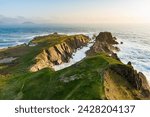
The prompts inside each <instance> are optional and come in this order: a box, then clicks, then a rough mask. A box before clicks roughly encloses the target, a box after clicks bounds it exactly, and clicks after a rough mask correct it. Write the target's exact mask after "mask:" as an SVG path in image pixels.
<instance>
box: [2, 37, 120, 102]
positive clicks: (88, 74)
mask: <svg viewBox="0 0 150 117" xmlns="http://www.w3.org/2000/svg"><path fill="white" fill-rule="evenodd" d="M59 38H61V39H59ZM73 38H74V36H69V39H73ZM78 38H82V35H78ZM58 39H59V40H58ZM66 39H68V37H67V36H65V35H59V36H58V35H49V36H45V37H44V38H43V37H42V39H41V38H40V37H39V38H37V39H35V40H33V41H31V43H35V44H37V43H38V45H36V46H35V47H29V46H27V45H21V46H17V47H13V48H9V49H7V50H6V51H5V50H2V51H0V55H1V57H8V55H9V56H10V57H11V56H12V57H19V59H17V60H16V61H15V62H14V63H13V64H8V65H7V64H1V65H0V99H38V100H41V99H45V100H46V99H80V100H81V99H87V100H88V99H105V95H104V86H103V85H104V84H103V71H104V70H105V69H106V68H107V67H108V66H109V65H111V64H122V63H121V62H119V61H117V60H115V59H113V58H111V57H109V56H107V55H106V54H104V53H99V54H97V55H95V56H91V57H86V58H85V59H84V60H82V61H80V62H78V63H76V64H75V65H73V66H70V67H68V68H65V69H63V70H60V71H54V70H52V69H49V68H46V69H43V70H40V71H38V72H36V73H31V72H29V67H30V66H31V65H33V64H34V62H35V61H34V58H35V57H36V55H38V54H39V53H40V52H41V51H42V50H43V49H45V48H48V47H50V46H53V45H55V44H58V43H60V40H61V41H64V40H66ZM5 55H7V56H5ZM66 80H67V81H66Z"/></svg>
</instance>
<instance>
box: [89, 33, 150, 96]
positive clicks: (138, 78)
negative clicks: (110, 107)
mask: <svg viewBox="0 0 150 117" xmlns="http://www.w3.org/2000/svg"><path fill="white" fill-rule="evenodd" d="M114 44H118V43H117V42H116V38H114V37H112V35H111V33H109V32H101V33H100V34H99V35H98V36H97V37H96V42H95V43H94V45H93V46H92V47H91V49H90V51H88V52H87V54H88V55H92V56H93V55H95V54H96V53H97V54H98V53H105V54H107V55H109V56H111V57H112V60H111V61H110V60H109V63H110V65H109V66H108V67H107V69H106V70H105V72H104V75H103V78H104V90H105V96H106V98H107V99H150V87H149V84H148V82H147V79H146V77H145V76H144V74H143V73H141V72H139V73H137V71H136V70H134V68H133V66H132V64H131V62H129V63H128V64H127V65H125V64H123V63H121V61H120V59H119V58H118V56H117V54H116V53H114V50H119V49H118V48H117V47H114ZM113 59H115V60H117V61H118V63H119V62H120V63H119V64H118V63H117V62H115V63H112V61H113Z"/></svg>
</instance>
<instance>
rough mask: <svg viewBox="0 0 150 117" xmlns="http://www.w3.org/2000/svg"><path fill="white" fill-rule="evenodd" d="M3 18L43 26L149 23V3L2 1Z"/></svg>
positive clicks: (144, 0)
mask: <svg viewBox="0 0 150 117" xmlns="http://www.w3.org/2000/svg"><path fill="white" fill-rule="evenodd" d="M0 15H1V16H5V17H7V18H23V17H24V18H26V19H30V20H31V21H34V22H40V23H150V0H0Z"/></svg>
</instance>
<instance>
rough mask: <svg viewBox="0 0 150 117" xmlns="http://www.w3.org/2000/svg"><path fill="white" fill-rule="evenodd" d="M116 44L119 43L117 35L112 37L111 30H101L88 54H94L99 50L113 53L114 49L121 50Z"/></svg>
mask: <svg viewBox="0 0 150 117" xmlns="http://www.w3.org/2000/svg"><path fill="white" fill-rule="evenodd" d="M115 44H118V42H117V41H116V38H115V37H112V34H111V33H110V32H100V33H99V35H98V36H97V37H96V42H95V43H94V45H93V46H92V47H91V49H90V51H88V52H87V54H88V55H92V54H94V53H99V52H104V53H107V54H113V51H119V48H117V47H114V46H113V45H115Z"/></svg>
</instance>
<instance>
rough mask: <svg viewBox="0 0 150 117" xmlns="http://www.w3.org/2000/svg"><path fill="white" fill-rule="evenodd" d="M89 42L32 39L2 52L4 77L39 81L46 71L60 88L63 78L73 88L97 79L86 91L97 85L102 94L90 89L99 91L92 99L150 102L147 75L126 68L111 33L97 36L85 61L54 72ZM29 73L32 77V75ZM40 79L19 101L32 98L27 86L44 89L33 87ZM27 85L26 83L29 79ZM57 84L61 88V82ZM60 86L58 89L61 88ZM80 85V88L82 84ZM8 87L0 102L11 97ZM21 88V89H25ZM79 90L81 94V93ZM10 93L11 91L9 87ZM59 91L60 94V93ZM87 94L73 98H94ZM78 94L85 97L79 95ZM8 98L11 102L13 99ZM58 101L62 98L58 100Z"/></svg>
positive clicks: (54, 36)
mask: <svg viewBox="0 0 150 117" xmlns="http://www.w3.org/2000/svg"><path fill="white" fill-rule="evenodd" d="M89 42H90V38H89V37H87V36H85V35H82V34H81V35H72V36H67V35H59V34H57V33H54V34H51V35H47V36H40V37H36V38H34V39H33V40H31V41H30V43H29V44H28V45H20V46H16V47H12V48H8V49H3V50H1V51H0V55H1V59H0V62H1V63H0V68H1V69H0V77H2V78H3V77H6V78H7V77H8V76H9V78H12V79H13V78H18V77H19V78H20V79H22V78H25V79H26V77H29V78H28V79H29V80H30V78H31V77H33V79H35V78H36V79H41V75H38V74H39V73H41V72H42V73H43V76H44V74H49V75H48V76H46V77H44V78H49V77H52V78H53V77H56V78H55V80H56V81H55V82H58V84H59V85H60V84H62V83H59V82H62V80H59V79H67V82H63V83H64V84H66V83H67V84H68V85H70V87H72V86H73V84H72V83H76V82H78V81H81V82H85V83H88V82H89V83H92V82H93V78H97V80H98V81H97V80H96V79H95V80H96V81H97V82H95V83H94V84H92V85H89V83H88V84H86V85H88V87H86V88H87V89H88V90H89V87H93V86H94V87H97V88H96V90H97V91H98V92H99V90H98V89H99V88H98V87H100V89H101V91H100V92H99V93H98V92H95V88H94V89H93V90H92V89H90V90H92V91H94V92H95V96H94V95H93V94H92V95H93V98H92V97H91V98H89V99H95V98H98V97H99V98H98V99H110V100H111V99H116V100H118V99H150V87H149V84H148V81H147V79H146V77H145V76H144V74H143V73H141V72H139V73H138V72H137V71H136V70H135V69H134V68H133V66H132V63H131V62H129V63H128V64H127V65H126V64H124V63H122V62H121V61H120V59H119V57H118V56H117V54H116V53H115V52H117V51H119V48H117V47H115V46H114V45H116V44H118V42H117V38H116V37H113V36H112V34H111V33H110V32H100V33H99V34H98V35H97V36H95V41H94V43H93V46H92V47H91V48H90V49H89V50H88V51H87V52H86V57H85V58H84V59H83V60H81V61H79V62H77V63H75V64H74V65H72V66H70V67H68V68H66V69H63V70H60V71H58V72H56V71H54V69H53V67H54V66H55V65H61V64H64V63H68V62H69V61H70V59H71V58H72V57H73V54H74V53H75V52H76V51H77V49H79V48H82V47H84V46H86V45H87V44H88V43H89ZM122 44H123V42H122ZM31 45H34V46H31ZM7 58H8V59H9V58H13V60H12V59H11V60H10V59H9V60H7V61H6V60H5V61H4V59H7ZM14 58H15V59H14ZM8 61H9V62H8ZM10 62H12V63H13V64H12V63H10ZM80 64H81V65H80ZM82 64H83V65H82ZM47 68H48V69H49V70H52V71H50V72H48V73H47V72H46V71H45V70H46V69H47ZM82 70H83V71H82ZM80 71H82V72H80ZM86 71H87V73H86ZM45 72H46V73H45ZM59 72H60V73H59ZM68 72H69V75H68ZM26 74H29V76H28V75H26ZM32 74H33V75H32ZM34 74H35V75H34ZM61 74H63V75H61ZM85 74H88V75H86V77H85ZM96 74H98V75H96ZM14 76H16V77H14ZM36 79H35V80H34V81H32V79H31V87H30V85H29V84H30V83H29V82H28V83H27V84H26V85H25V86H24V84H23V88H22V90H21V93H23V95H21V96H20V97H19V99H28V98H25V97H26V95H28V93H26V87H27V89H28V90H33V91H32V93H33V92H34V91H36V90H37V89H39V91H40V90H42V89H40V88H39V87H37V89H36V88H35V86H32V83H33V84H34V82H35V83H36V82H37V81H36ZM69 79H70V80H69ZM71 79H72V80H71ZM100 79H101V80H100ZM0 80H1V79H0ZM41 80H42V79H41ZM82 80H83V81H82ZM99 80H100V81H99ZM23 81H24V80H23ZM102 81H103V82H102ZM0 82H1V81H0ZM8 82H9V80H8ZM42 82H43V81H42ZM14 83H15V82H14ZM14 83H12V84H11V85H12V86H11V87H13V85H14ZM20 83H21V82H19V84H20ZM23 83H26V80H25V81H24V82H23ZM39 83H40V82H39ZM47 83H50V84H51V83H52V82H44V83H43V85H46V84H47ZM97 83H98V84H99V85H98V84H97ZM21 84H22V83H21ZM64 84H62V87H64V88H63V89H64V90H65V89H66V88H65V87H66V85H64ZM71 84H72V85H71ZM83 84H84V83H83ZM38 85H40V84H38V83H36V86H38ZM55 85H56V86H57V83H56V84H55ZM59 85H58V87H60V86H59ZM76 85H78V83H77V84H76ZM80 85H81V84H80ZM6 86H7V85H6ZM83 86H84V85H83ZM4 87H5V85H4V86H3V87H2V89H1V87H0V89H1V90H0V99H4V98H6V97H7V95H6V94H5V93H6V92H5V90H4V89H5V88H4ZM8 87H9V86H8ZM17 87H18V88H19V87H22V86H17ZM29 87H30V88H29ZM78 87H79V86H78ZM53 88H54V87H50V89H51V90H52V89H53ZM86 88H85V89H86ZM10 89H11V88H10ZM50 89H49V90H50ZM56 89H58V88H56ZM79 89H80V90H82V89H83V88H82V85H81V86H80V88H79ZM79 89H78V90H77V91H80V90H79ZM7 90H9V88H8V89H7ZM15 90H18V89H14V90H13V91H15ZM61 90H62V89H60V90H59V91H58V94H59V92H60V91H61ZM68 91H69V89H68ZM55 92H56V93H57V91H55ZM85 93H86V95H84V96H82V97H84V98H81V97H80V96H79V97H80V98H75V97H76V96H75V97H74V96H73V97H72V98H73V99H74V98H75V99H85V98H86V96H87V97H88V96H89V95H91V94H90V93H93V92H91V91H90V92H87V91H86V90H85ZM12 94H14V93H12ZM18 94H20V91H19V92H18V93H17V94H16V95H15V94H14V95H13V96H14V97H16V96H17V95H18ZM29 94H30V93H29ZM54 94H55V93H54ZM1 95H2V96H1ZM72 95H73V94H72ZM77 95H81V94H80V93H79V94H77ZM98 95H99V96H98ZM24 96H25V97H24ZM37 97H38V95H36V94H35V97H32V96H29V99H31V98H33V99H37ZM42 97H43V95H42ZM77 97H78V96H77ZM7 98H8V99H10V97H7ZM16 98H17V97H16ZM16 98H15V99H16ZM41 99H43V98H41ZM48 99H56V97H55V96H54V95H52V94H49V97H48ZM58 99H60V98H59V97H58ZM65 99H66V98H65Z"/></svg>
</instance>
